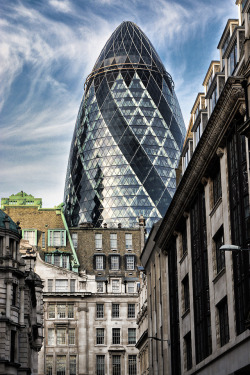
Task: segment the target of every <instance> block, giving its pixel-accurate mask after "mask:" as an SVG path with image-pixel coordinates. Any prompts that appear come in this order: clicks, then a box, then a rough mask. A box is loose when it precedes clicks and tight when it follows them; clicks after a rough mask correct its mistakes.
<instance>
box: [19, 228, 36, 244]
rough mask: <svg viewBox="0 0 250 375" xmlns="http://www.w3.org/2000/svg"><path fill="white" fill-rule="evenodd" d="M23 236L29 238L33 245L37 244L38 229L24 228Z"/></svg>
mask: <svg viewBox="0 0 250 375" xmlns="http://www.w3.org/2000/svg"><path fill="white" fill-rule="evenodd" d="M22 237H23V239H24V240H28V241H29V244H30V245H32V246H36V245H37V230H35V229H23V230H22Z"/></svg>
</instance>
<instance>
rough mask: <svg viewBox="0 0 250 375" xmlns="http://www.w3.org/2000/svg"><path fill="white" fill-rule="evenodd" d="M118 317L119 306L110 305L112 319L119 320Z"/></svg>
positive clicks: (115, 304) (116, 304)
mask: <svg viewBox="0 0 250 375" xmlns="http://www.w3.org/2000/svg"><path fill="white" fill-rule="evenodd" d="M119 315H120V305H119V304H118V303H113V304H112V318H119Z"/></svg>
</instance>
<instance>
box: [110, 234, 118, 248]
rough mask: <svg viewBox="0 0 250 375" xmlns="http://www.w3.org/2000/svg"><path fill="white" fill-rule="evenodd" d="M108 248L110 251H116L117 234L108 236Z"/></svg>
mask: <svg viewBox="0 0 250 375" xmlns="http://www.w3.org/2000/svg"><path fill="white" fill-rule="evenodd" d="M110 247H111V250H116V249H117V234H116V233H111V234H110Z"/></svg>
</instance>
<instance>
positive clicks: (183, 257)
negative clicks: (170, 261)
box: [179, 251, 188, 264]
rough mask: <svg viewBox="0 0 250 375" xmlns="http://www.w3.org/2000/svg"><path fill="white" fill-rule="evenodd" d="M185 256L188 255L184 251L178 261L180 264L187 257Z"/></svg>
mask: <svg viewBox="0 0 250 375" xmlns="http://www.w3.org/2000/svg"><path fill="white" fill-rule="evenodd" d="M187 255H188V252H187V251H186V252H185V253H184V254H183V255H182V257H181V260H180V261H179V263H180V264H181V263H183V262H184V259H185V258H186V257H187Z"/></svg>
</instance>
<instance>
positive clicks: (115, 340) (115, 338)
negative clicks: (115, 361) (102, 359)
mask: <svg viewBox="0 0 250 375" xmlns="http://www.w3.org/2000/svg"><path fill="white" fill-rule="evenodd" d="M120 342H121V337H120V328H112V344H114V345H119V344H120Z"/></svg>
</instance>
